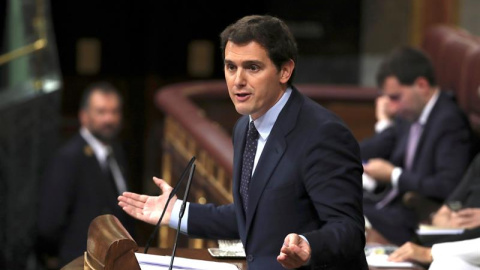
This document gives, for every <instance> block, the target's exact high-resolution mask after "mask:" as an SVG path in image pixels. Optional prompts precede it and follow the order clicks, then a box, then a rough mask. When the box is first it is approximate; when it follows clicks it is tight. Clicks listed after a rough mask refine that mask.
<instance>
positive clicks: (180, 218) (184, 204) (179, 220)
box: [168, 163, 195, 270]
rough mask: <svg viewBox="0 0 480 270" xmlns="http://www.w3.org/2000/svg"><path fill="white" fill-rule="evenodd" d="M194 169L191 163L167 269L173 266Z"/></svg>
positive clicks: (170, 269)
mask: <svg viewBox="0 0 480 270" xmlns="http://www.w3.org/2000/svg"><path fill="white" fill-rule="evenodd" d="M194 171H195V163H194V164H193V165H192V167H191V169H190V175H189V176H188V182H187V188H186V190H185V194H184V195H183V202H182V207H181V208H180V213H179V215H178V217H179V219H178V226H177V234H176V235H175V244H174V245H173V251H172V256H171V259H170V267H169V268H168V269H169V270H172V267H173V259H174V258H175V252H176V251H177V242H178V234H179V232H180V225H181V224H182V218H183V214H184V213H185V207H186V205H187V198H188V193H189V192H190V186H191V185H192V178H193V173H194Z"/></svg>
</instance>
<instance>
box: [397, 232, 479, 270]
mask: <svg viewBox="0 0 480 270" xmlns="http://www.w3.org/2000/svg"><path fill="white" fill-rule="evenodd" d="M479 247H480V238H475V239H470V240H463V241H454V242H445V243H440V244H435V245H433V246H432V247H431V248H430V247H423V246H419V245H416V244H414V243H412V242H407V243H406V244H404V245H403V246H401V247H400V248H398V249H397V250H396V251H395V252H393V253H392V254H390V256H389V258H388V259H389V260H390V261H394V262H403V261H413V262H417V263H420V264H423V265H430V267H429V268H428V269H429V270H450V269H455V270H478V269H480V251H479Z"/></svg>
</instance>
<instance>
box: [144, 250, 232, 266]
mask: <svg viewBox="0 0 480 270" xmlns="http://www.w3.org/2000/svg"><path fill="white" fill-rule="evenodd" d="M135 256H136V257H137V261H138V264H140V269H142V270H160V269H168V268H169V266H170V260H171V257H170V256H160V255H152V254H143V253H135ZM172 269H188V270H238V267H237V266H236V265H234V264H230V263H222V262H211V261H205V260H195V259H187V258H182V257H175V259H174V261H173V268H172Z"/></svg>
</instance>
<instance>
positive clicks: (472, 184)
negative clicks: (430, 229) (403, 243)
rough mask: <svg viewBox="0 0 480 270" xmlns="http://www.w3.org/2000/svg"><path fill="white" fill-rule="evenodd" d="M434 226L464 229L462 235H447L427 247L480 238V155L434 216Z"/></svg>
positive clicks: (427, 243)
mask: <svg viewBox="0 0 480 270" xmlns="http://www.w3.org/2000/svg"><path fill="white" fill-rule="evenodd" d="M432 225H434V226H437V227H442V228H464V229H466V230H465V231H464V233H462V234H456V235H445V236H443V237H441V238H437V239H435V240H432V241H429V242H422V244H425V245H429V246H430V245H432V244H435V243H441V242H451V241H458V240H465V239H472V238H477V237H480V154H477V156H476V157H475V159H474V160H473V162H472V163H471V164H470V166H469V168H468V170H467V172H466V173H465V176H464V177H463V179H462V181H461V182H460V184H459V185H458V186H457V188H456V189H455V190H454V191H453V193H452V194H451V195H450V196H449V197H448V199H447V200H446V202H445V204H444V205H443V206H442V207H441V208H440V209H439V210H438V211H437V212H436V213H435V214H434V215H433V216H432Z"/></svg>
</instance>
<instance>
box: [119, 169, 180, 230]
mask: <svg viewBox="0 0 480 270" xmlns="http://www.w3.org/2000/svg"><path fill="white" fill-rule="evenodd" d="M153 181H154V182H155V184H156V185H157V186H158V187H159V188H160V189H161V190H162V194H161V195H159V196H148V195H141V194H136V193H132V192H124V193H123V194H122V195H120V196H118V205H120V207H122V209H123V211H125V212H126V213H127V214H129V215H130V216H132V217H134V218H136V219H139V220H141V221H144V222H147V223H150V224H152V225H155V224H157V222H158V219H159V218H160V215H161V214H162V211H163V208H164V207H165V204H166V202H167V199H168V196H169V195H170V192H171V191H172V190H173V188H172V187H171V186H170V185H169V184H167V183H166V182H165V181H164V180H162V179H159V178H156V177H153ZM176 200H177V196H173V198H172V199H171V201H170V202H169V204H168V208H167V210H166V211H165V215H164V217H163V220H162V225H168V223H169V222H170V216H171V213H172V209H173V206H174V204H175V201H176Z"/></svg>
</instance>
